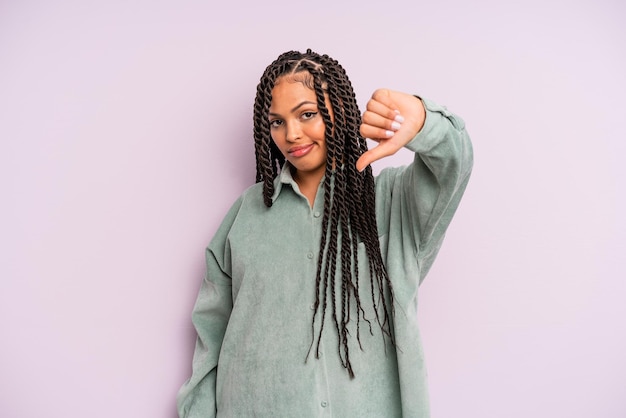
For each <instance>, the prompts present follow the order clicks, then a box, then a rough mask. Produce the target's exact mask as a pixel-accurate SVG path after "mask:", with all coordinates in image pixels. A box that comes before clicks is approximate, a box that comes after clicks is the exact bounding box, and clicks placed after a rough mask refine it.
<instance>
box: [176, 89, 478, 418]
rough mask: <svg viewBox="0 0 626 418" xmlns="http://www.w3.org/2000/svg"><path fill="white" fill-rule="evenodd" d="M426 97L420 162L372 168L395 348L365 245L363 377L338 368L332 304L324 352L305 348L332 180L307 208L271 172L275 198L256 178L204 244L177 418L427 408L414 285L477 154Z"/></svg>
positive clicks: (368, 413)
mask: <svg viewBox="0 0 626 418" xmlns="http://www.w3.org/2000/svg"><path fill="white" fill-rule="evenodd" d="M423 102H424V105H425V107H426V120H425V123H424V126H423V127H422V129H421V131H420V132H419V133H418V134H417V135H416V136H415V138H413V139H412V140H411V142H409V144H407V145H406V148H408V149H409V150H412V151H413V152H415V157H414V161H413V162H412V163H411V164H410V165H408V166H405V167H397V168H386V169H384V170H382V172H381V173H380V174H379V175H378V176H377V177H376V220H377V225H378V235H379V241H380V248H381V253H382V257H383V261H384V262H385V266H386V268H387V272H388V275H389V277H390V280H391V282H392V285H393V291H394V297H395V301H394V312H395V314H394V316H393V321H392V329H393V335H394V337H395V345H392V344H390V342H389V341H388V339H387V338H383V334H382V331H381V329H380V327H379V325H378V323H377V322H376V320H375V314H374V311H373V309H374V308H373V306H372V305H373V304H372V297H371V294H372V291H371V285H370V280H369V273H368V272H369V269H368V264H367V263H368V261H367V257H366V254H365V248H364V246H363V244H362V243H361V244H359V248H358V260H359V261H358V262H359V272H360V275H361V276H363V277H360V281H359V286H360V289H359V294H360V296H361V305H362V307H363V309H364V310H365V318H368V319H369V320H370V321H371V323H372V326H371V332H370V328H369V326H368V325H367V322H365V321H364V320H363V319H361V321H360V328H359V329H360V339H361V346H362V348H360V347H359V345H358V342H357V341H356V324H355V322H356V318H357V314H356V311H354V310H355V309H356V308H355V307H354V306H352V309H353V311H354V312H353V314H352V315H351V316H350V317H351V318H352V319H351V322H350V323H349V324H348V327H349V330H350V338H349V348H350V361H351V363H352V367H353V370H354V373H355V377H354V378H353V379H351V378H350V377H349V375H348V373H347V371H346V369H345V368H344V367H342V365H341V362H340V357H339V338H338V336H337V331H336V328H335V325H334V323H333V322H332V312H328V313H327V315H326V320H325V326H324V332H323V333H322V337H321V342H320V351H319V358H316V356H315V347H313V349H312V350H311V354H309V350H310V347H311V343H312V341H313V339H314V338H315V339H316V338H317V335H318V332H319V325H320V314H319V313H318V317H317V320H316V323H315V324H316V325H315V326H314V327H313V326H312V320H313V314H314V301H315V295H316V284H315V277H316V269H317V263H318V257H319V251H320V236H321V229H322V228H321V223H322V218H323V211H324V196H323V193H324V190H323V189H324V187H323V185H322V183H321V184H320V187H319V189H318V192H317V196H316V198H315V201H314V204H313V207H311V206H310V204H309V201H308V200H307V199H306V197H304V195H303V194H302V193H300V191H299V189H298V185H297V184H296V182H295V181H294V179H293V178H292V176H291V174H290V170H289V169H287V168H284V169H283V170H282V171H281V173H280V174H279V175H278V177H277V178H276V179H275V193H274V195H273V197H272V200H273V205H272V207H270V208H268V207H266V206H265V205H264V203H263V195H262V184H261V183H257V184H256V185H254V186H252V187H251V188H249V189H248V190H247V191H245V192H244V193H243V195H242V196H241V197H240V198H239V199H238V200H237V201H236V202H235V203H234V205H233V206H232V208H231V209H230V211H229V212H228V214H227V215H226V217H225V219H224V221H223V223H222V224H221V226H220V227H219V229H218V231H217V232H216V234H215V236H214V238H213V239H212V241H211V242H210V244H209V246H208V248H207V250H206V263H207V271H206V276H205V279H204V281H203V282H202V286H201V289H200V292H199V295H198V298H197V301H196V304H195V307H194V310H193V316H192V318H193V323H194V325H195V328H196V331H197V334H198V339H197V343H196V348H195V352H194V358H193V365H192V369H193V370H192V375H191V377H190V379H189V380H188V381H187V382H186V383H185V384H184V385H183V387H182V388H181V389H180V392H179V394H178V409H179V414H180V416H181V417H183V418H191V417H213V416H216V415H217V416H218V417H399V416H404V417H420V418H423V417H428V416H429V404H428V393H427V386H426V370H425V367H424V356H423V352H422V346H421V342H420V334H419V330H418V323H417V297H418V289H419V285H420V283H421V282H422V280H423V278H424V276H425V275H426V273H427V272H428V270H429V268H430V267H431V265H432V263H433V260H434V258H435V256H436V255H437V252H438V250H439V248H440V245H441V242H442V240H443V238H444V233H445V231H446V228H447V227H448V225H449V223H450V220H451V219H452V215H453V214H454V212H455V210H456V208H457V206H458V204H459V201H460V199H461V195H462V194H463V192H464V190H465V186H466V184H467V181H468V179H469V175H470V172H471V167H472V161H473V157H472V147H471V144H470V141H469V137H468V135H467V133H466V131H465V127H464V123H463V121H462V120H461V119H460V118H459V117H457V116H455V115H453V114H451V113H450V112H449V111H448V110H447V109H446V108H445V107H441V106H438V105H436V104H434V103H432V102H430V101H428V100H423ZM338 274H340V273H338ZM338 282H339V283H338V284H337V286H340V283H341V280H338ZM336 293H337V295H340V294H341V292H340V289H337V292H336ZM337 297H339V296H337ZM340 303H341V302H340V301H338V304H339V306H341V305H340ZM352 305H354V304H352ZM328 309H329V311H330V309H331V305H330V303H329V307H328ZM307 354H309V355H308V357H307Z"/></svg>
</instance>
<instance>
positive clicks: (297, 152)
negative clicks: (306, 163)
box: [287, 144, 314, 157]
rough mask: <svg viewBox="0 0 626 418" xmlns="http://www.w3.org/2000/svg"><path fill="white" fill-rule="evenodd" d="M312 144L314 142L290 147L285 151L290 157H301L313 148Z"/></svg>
mask: <svg viewBox="0 0 626 418" xmlns="http://www.w3.org/2000/svg"><path fill="white" fill-rule="evenodd" d="M313 145H314V144H308V145H298V146H295V147H291V148H289V149H288V150H287V153H288V154H289V155H291V156H292V157H303V156H305V155H307V154H308V153H309V152H310V151H311V150H312V149H313Z"/></svg>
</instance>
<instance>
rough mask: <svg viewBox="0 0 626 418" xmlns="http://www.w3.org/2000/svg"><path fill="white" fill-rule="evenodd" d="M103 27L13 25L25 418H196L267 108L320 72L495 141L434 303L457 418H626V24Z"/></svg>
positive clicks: (132, 13)
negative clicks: (326, 60)
mask: <svg viewBox="0 0 626 418" xmlns="http://www.w3.org/2000/svg"><path fill="white" fill-rule="evenodd" d="M88 3H89V2H83V1H72V0H58V1H48V2H44V1H28V0H24V1H19V2H17V1H13V2H9V1H4V2H1V3H0V141H1V148H0V190H1V196H2V204H1V205H0V221H1V222H2V225H1V230H0V237H1V238H0V240H1V241H0V335H1V343H0V416H2V417H7V418H13V417H16V418H21V417H28V418H31V417H33V418H34V417H64V418H67V417H90V418H96V417H103V418H104V417H107V418H108V417H120V416H123V417H167V418H172V417H174V416H175V406H174V402H175V395H176V392H177V390H178V388H179V387H180V385H181V384H182V383H183V381H184V380H185V379H186V378H187V377H188V375H189V373H190V367H191V355H192V350H193V343H194V333H193V329H192V326H191V321H190V313H191V309H192V305H193V302H194V299H195V296H196V292H197V290H198V287H199V284H200V281H201V280H202V276H203V271H204V266H203V256H204V247H205V246H206V244H207V243H208V241H209V240H210V238H211V236H212V235H213V233H214V231H215V229H216V228H217V226H218V224H219V222H220V221H221V219H222V217H223V215H224V213H225V211H226V210H227V208H228V207H229V206H230V204H231V203H232V202H233V201H234V199H235V198H236V197H237V196H238V195H239V194H240V193H241V192H242V191H243V190H244V188H246V187H248V186H249V185H251V184H252V182H253V181H254V153H253V146H252V142H251V129H252V128H251V114H252V113H251V112H252V102H253V99H254V93H255V91H254V89H255V86H256V83H257V82H258V79H259V77H260V75H261V72H262V71H263V69H264V68H265V66H266V65H267V64H268V63H269V62H270V61H271V60H273V59H274V58H275V57H276V56H277V55H278V54H279V53H280V52H283V51H284V50H288V49H306V48H307V47H310V48H313V49H315V50H317V51H320V52H325V53H328V54H330V55H331V56H333V57H335V58H337V59H338V60H339V61H340V62H341V63H342V64H343V65H344V66H345V68H346V69H347V71H348V73H349V74H350V76H351V78H352V81H353V84H354V87H355V89H356V91H357V95H358V99H359V101H360V103H361V105H363V104H364V103H365V101H366V100H367V98H368V97H369V95H370V94H371V92H372V91H373V90H374V89H375V88H377V87H390V88H394V89H400V90H405V91H409V92H414V93H418V94H421V95H422V96H424V97H428V98H431V99H433V100H435V101H437V102H439V103H441V104H445V105H447V106H448V107H449V108H450V109H451V110H453V111H455V112H456V113H458V114H460V115H461V116H463V118H464V119H465V120H466V123H467V126H468V128H469V131H470V133H471V134H472V137H473V140H474V146H475V153H476V164H475V170H474V175H473V178H472V180H471V182H470V185H469V188H468V190H467V194H466V197H465V199H464V201H463V202H462V203H461V207H460V209H459V212H458V214H457V216H456V218H455V220H454V221H453V223H452V226H451V228H450V230H449V233H448V237H447V240H446V243H445V245H444V247H443V249H442V251H441V253H440V256H439V258H438V260H437V262H436V264H435V266H434V268H433V270H432V271H431V273H430V275H429V277H428V278H427V279H426V281H425V283H424V285H423V288H422V295H421V300H420V310H421V324H422V330H423V334H424V344H425V349H426V355H427V363H428V366H429V379H430V387H431V397H432V410H433V417H434V418H449V417H481V418H484V417H494V418H500V417H507V418H518V417H519V418H522V417H524V418H525V417H550V418H552V417H568V418H578V417H580V418H583V417H585V418H588V417H604V418H606V417H610V418H622V417H625V416H626V398H625V397H624V393H625V388H626V360H625V359H624V358H625V357H624V353H626V303H625V302H624V301H625V299H626V280H625V279H626V268H625V262H624V258H625V257H624V252H625V250H626V225H625V222H624V215H623V214H624V213H626V198H625V196H624V190H625V188H624V180H625V178H626V175H625V172H624V165H625V164H624V156H625V155H626V134H625V133H624V132H625V130H624V121H625V116H624V115H625V114H626V106H625V103H626V102H625V100H624V97H626V76H625V74H626V46H625V45H626V42H625V41H626V29H625V28H626V25H624V19H625V18H626V13H625V12H626V7H625V6H624V5H623V4H622V2H620V1H617V0H600V1H598V0H594V1H592V0H587V1H582V0H580V1H545V0H529V1H524V2H518V5H507V6H504V5H502V2H497V1H487V0H476V1H472V2H465V1H461V0H456V1H447V2H440V1H436V2H417V1H413V0H411V1H409V0H406V1H395V2H394V1H388V2H380V1H352V2H348V1H346V2H339V1H327V0H321V1H313V2H292V1H290V2H287V1H284V0H281V1H275V2H271V1H270V2H261V1H259V2H257V1H254V2H253V1H250V0H249V1H248V2H247V3H239V2H236V1H228V2H219V3H221V4H220V5H219V6H216V5H214V3H216V2H206V1H205V2H201V1H191V0H189V1H174V0H169V1H167V0H164V1H157V2H153V1H147V0H143V1H142V0H137V1H122V0H109V1H106V2H105V1H101V2H97V4H91V5H90V4H88ZM383 3H384V5H383ZM410 158H411V156H410V155H409V153H407V152H402V153H400V154H397V155H396V156H394V157H392V158H389V159H387V160H385V161H383V162H381V163H379V164H378V165H377V166H376V169H377V170H378V169H380V167H382V166H384V165H387V164H400V163H405V162H408V161H409V160H410Z"/></svg>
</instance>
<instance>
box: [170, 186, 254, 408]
mask: <svg viewBox="0 0 626 418" xmlns="http://www.w3.org/2000/svg"><path fill="white" fill-rule="evenodd" d="M241 200H242V199H241V198H240V199H239V200H238V201H237V202H236V203H235V204H234V205H233V207H232V208H231V209H230V211H229V212H228V214H227V215H226V217H225V219H224V221H223V222H222V224H221V226H220V227H219V229H218V231H217V232H216V234H215V236H214V237H213V239H212V240H211V243H210V244H209V246H208V247H207V249H206V275H205V278H204V280H203V281H202V285H201V287H200V291H199V293H198V297H197V299H196V304H195V306H194V308H193V313H192V322H193V324H194V327H195V329H196V333H197V335H198V337H197V339H196V346H195V350H194V354H193V362H192V374H191V377H190V378H189V379H188V380H187V381H186V382H185V383H184V384H183V386H182V387H181V389H180V390H179V392H178V396H177V406H178V414H179V416H180V418H195V417H203V418H205V417H215V414H216V399H215V397H216V393H215V381H216V375H217V368H218V361H219V355H220V349H221V347H222V341H223V339H224V333H225V332H226V326H227V325H228V320H229V318H230V313H231V311H232V307H233V298H232V291H231V289H232V282H231V273H232V270H231V263H230V251H229V246H228V233H229V231H230V229H231V227H232V225H233V223H234V221H235V219H236V217H237V214H238V211H239V208H240V207H241Z"/></svg>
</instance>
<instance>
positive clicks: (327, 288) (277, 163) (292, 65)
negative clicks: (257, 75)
mask: <svg viewBox="0 0 626 418" xmlns="http://www.w3.org/2000/svg"><path fill="white" fill-rule="evenodd" d="M299 73H303V74H304V75H305V76H304V77H302V79H298V81H302V82H303V83H304V84H305V85H306V86H307V87H309V88H311V89H313V90H314V91H315V95H316V98H317V104H318V109H319V112H320V115H321V116H322V118H323V120H324V123H325V140H326V148H327V157H326V176H325V178H324V183H323V187H324V216H323V218H322V231H321V239H320V252H319V257H318V261H317V271H316V276H315V286H316V293H315V301H314V304H313V308H314V314H313V319H312V321H311V333H312V336H311V348H310V349H309V354H310V352H311V349H312V348H313V346H314V345H315V357H316V358H319V349H320V343H321V338H322V333H323V332H324V325H325V322H326V311H327V307H328V299H329V298H330V304H331V309H332V315H331V316H332V322H333V324H334V326H335V330H336V331H337V335H338V337H339V338H338V347H337V350H338V354H339V358H340V360H341V364H342V365H343V367H344V368H346V369H347V371H348V374H349V375H350V377H354V371H353V369H352V364H351V363H350V356H349V344H348V341H349V337H350V334H349V331H348V324H349V322H350V321H351V317H350V312H351V306H352V305H351V304H352V302H353V301H354V303H355V308H356V327H357V335H356V338H357V341H358V344H359V347H360V348H361V349H362V345H361V339H360V322H361V320H364V321H366V322H367V324H368V326H369V332H370V334H373V332H372V326H371V322H370V321H369V320H368V319H367V318H366V317H365V310H364V309H363V306H362V303H361V296H360V294H359V277H360V275H361V274H362V272H360V271H359V268H358V263H359V260H358V244H359V242H362V243H363V244H364V248H365V253H366V256H367V259H368V270H369V276H370V286H371V300H372V307H373V310H374V314H375V317H376V322H378V324H379V326H380V328H381V330H382V333H383V336H386V337H388V338H389V340H390V341H391V343H392V344H395V339H394V336H393V330H392V319H393V318H392V317H393V312H394V310H393V304H394V298H393V288H392V285H391V281H390V279H389V276H388V275H387V269H386V268H385V265H384V263H383V260H382V255H381V253H380V243H379V240H378V229H377V226H376V206H375V183H374V176H373V174H372V169H371V167H369V166H368V167H367V168H366V169H365V170H364V171H363V172H362V173H359V172H358V171H357V170H356V161H357V159H358V158H359V156H360V155H361V154H363V153H364V152H365V151H366V150H367V143H366V141H365V138H363V137H362V136H361V135H360V133H359V132H360V131H359V129H360V125H361V113H360V111H359V108H358V106H357V103H356V96H355V94H354V90H353V88H352V84H351V83H350V80H349V79H348V76H347V74H346V72H345V70H344V69H343V67H342V66H341V65H340V64H339V63H338V62H337V61H336V60H334V59H332V58H330V57H329V56H327V55H318V54H316V53H314V52H312V51H311V50H310V49H309V50H307V52H306V53H304V54H302V53H300V52H297V51H290V52H286V53H284V54H282V55H281V56H279V57H278V58H277V59H276V60H275V61H274V62H273V63H272V64H270V65H269V66H268V67H267V69H266V70H265V72H264V73H263V76H262V77H261V80H260V82H259V84H258V86H257V94H256V99H255V103H254V140H255V154H256V172H257V173H256V181H257V182H262V183H263V200H264V202H265V205H266V206H268V207H271V206H272V195H273V193H274V179H275V178H276V177H277V175H278V173H279V171H280V169H281V168H282V166H283V164H284V163H285V157H284V156H283V155H282V154H281V152H280V151H279V150H278V148H277V147H276V146H275V144H274V142H273V141H272V139H271V135H270V125H269V120H268V117H267V115H268V113H269V108H270V106H271V102H272V95H271V92H272V89H273V88H274V85H275V83H276V80H277V79H278V78H280V77H281V76H285V75H294V74H299ZM307 73H308V74H307ZM326 99H328V101H329V103H330V108H328V107H327V106H326ZM331 109H332V110H333V114H332V117H331ZM337 257H339V259H340V260H339V261H340V267H337V265H338V264H337V262H338V259H337ZM337 270H339V274H340V277H337ZM337 280H341V286H340V287H338V286H337V283H336V282H337ZM338 288H340V289H341V295H340V298H339V300H340V302H341V306H340V307H339V306H337V300H338V298H337V297H336V291H337V289H338ZM318 316H321V318H319V321H320V325H319V331H318V332H317V335H316V332H315V330H316V327H315V324H316V320H317V318H318ZM316 339H317V344H315V340H316ZM307 358H308V355H307Z"/></svg>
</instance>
